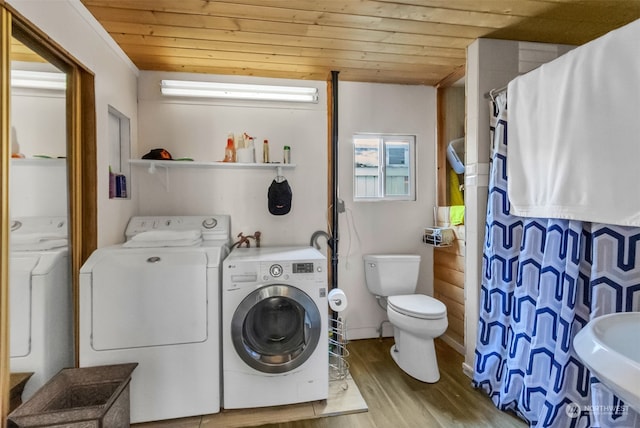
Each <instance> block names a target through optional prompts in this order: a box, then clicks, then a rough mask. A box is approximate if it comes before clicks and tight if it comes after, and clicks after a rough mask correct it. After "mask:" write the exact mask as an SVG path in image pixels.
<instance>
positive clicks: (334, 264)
mask: <svg viewBox="0 0 640 428" xmlns="http://www.w3.org/2000/svg"><path fill="white" fill-rule="evenodd" d="M338 73H339V71H335V70H332V71H331V183H332V188H333V194H332V196H331V208H332V209H333V214H332V215H331V239H330V241H329V247H330V248H331V273H332V275H331V289H334V288H337V287H338V242H339V240H340V239H339V235H338V214H339V211H338V198H339V196H338ZM335 316H336V315H335V314H334V317H335Z"/></svg>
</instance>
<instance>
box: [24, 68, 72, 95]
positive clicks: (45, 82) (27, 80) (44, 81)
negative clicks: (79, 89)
mask: <svg viewBox="0 0 640 428" xmlns="http://www.w3.org/2000/svg"><path fill="white" fill-rule="evenodd" d="M11 87H13V88H29V89H49V90H57V91H64V90H65V89H67V75H66V74H64V73H53V72H49V71H24V70H11Z"/></svg>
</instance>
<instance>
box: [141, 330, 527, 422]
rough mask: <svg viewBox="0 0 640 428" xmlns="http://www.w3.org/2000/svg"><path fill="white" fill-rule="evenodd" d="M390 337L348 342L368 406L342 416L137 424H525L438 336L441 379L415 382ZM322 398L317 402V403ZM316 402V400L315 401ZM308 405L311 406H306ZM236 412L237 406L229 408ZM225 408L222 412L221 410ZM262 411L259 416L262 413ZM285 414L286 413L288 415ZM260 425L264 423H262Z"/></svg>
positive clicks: (298, 412) (300, 408) (301, 408)
mask: <svg viewBox="0 0 640 428" xmlns="http://www.w3.org/2000/svg"><path fill="white" fill-rule="evenodd" d="M392 344H393V339H391V338H385V339H382V340H379V339H366V340H355V341H352V342H349V344H348V349H349V351H350V354H351V355H350V357H349V363H350V365H351V367H350V372H351V375H352V377H353V380H354V381H355V383H356V384H357V386H358V388H359V390H360V393H361V394H362V397H363V398H364V400H365V401H366V403H367V405H368V408H369V410H368V411H366V412H360V413H350V414H345V415H340V416H330V417H321V418H318V417H314V415H313V410H309V409H308V408H307V406H305V405H292V406H279V407H276V408H271V409H270V410H272V411H273V412H277V413H278V416H279V417H281V416H282V415H283V414H285V417H283V418H282V419H280V420H294V419H297V418H300V419H304V418H311V419H304V420H296V421H293V422H283V423H270V424H264V422H265V421H266V420H268V419H262V418H263V417H264V418H267V417H268V416H269V414H268V413H267V414H264V413H261V412H262V410H260V409H257V410H256V411H253V410H246V411H241V412H244V413H245V415H244V416H246V418H241V419H243V420H244V421H246V424H245V423H244V422H240V423H238V420H237V419H238V418H236V417H235V416H238V415H237V413H236V414H234V415H233V416H234V421H233V423H231V424H227V423H226V422H225V420H224V419H226V418H222V420H221V419H220V418H219V417H220V416H226V415H224V414H223V415H221V414H217V415H212V416H206V415H205V416H202V417H194V418H185V419H181V420H173V421H163V422H153V423H147V424H139V425H136V427H140V428H143V427H144V428H198V427H199V428H204V427H215V426H222V425H225V426H234V427H238V426H254V427H255V426H260V427H262V428H423V427H424V428H427V427H428V428H450V427H465V428H472V427H473V428H487V427H491V428H526V427H527V425H526V424H525V423H524V422H523V421H522V420H520V419H518V418H516V417H515V416H513V415H511V414H509V413H505V412H501V411H499V410H498V409H496V408H495V406H494V405H493V403H492V402H491V400H489V398H488V397H487V396H486V395H485V394H484V393H482V392H480V391H477V390H475V389H473V388H472V387H471V380H470V379H469V378H468V377H466V376H465V375H464V373H462V361H463V358H462V356H461V355H460V354H458V353H457V352H456V351H454V350H453V349H452V348H451V347H450V346H449V345H447V344H446V343H444V342H442V341H441V340H436V353H437V355H438V365H439V367H440V381H438V382H437V383H435V384H426V383H422V382H419V381H417V380H415V379H413V378H412V377H410V376H408V375H407V374H405V373H404V372H403V371H402V370H400V369H399V368H398V366H397V365H396V364H395V362H394V361H393V360H392V358H391V355H390V354H389V349H390V348H391V345H392ZM318 403H321V402H318ZM314 404H315V403H314ZM309 408H311V407H310V406H309ZM231 412H238V411H231ZM223 413H224V412H223ZM261 415H262V416H261ZM287 415H288V416H287ZM261 424H262V425H261Z"/></svg>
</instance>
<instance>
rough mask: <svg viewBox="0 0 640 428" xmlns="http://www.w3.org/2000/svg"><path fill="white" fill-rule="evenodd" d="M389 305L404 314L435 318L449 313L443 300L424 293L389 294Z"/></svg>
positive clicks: (429, 318) (414, 316)
mask: <svg viewBox="0 0 640 428" xmlns="http://www.w3.org/2000/svg"><path fill="white" fill-rule="evenodd" d="M387 305H388V306H389V307H391V308H392V309H394V310H395V311H396V312H399V313H401V314H403V315H406V316H409V317H413V318H420V319H427V320H434V319H440V318H444V317H445V316H446V315H447V307H446V306H445V305H444V303H442V302H441V301H439V300H437V299H434V298H433V297H430V296H426V295H424V294H404V295H400V296H389V297H388V298H387Z"/></svg>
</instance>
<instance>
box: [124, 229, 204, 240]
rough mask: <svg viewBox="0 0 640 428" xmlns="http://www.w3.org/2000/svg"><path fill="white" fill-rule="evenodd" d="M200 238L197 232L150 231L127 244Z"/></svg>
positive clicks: (200, 235) (140, 234)
mask: <svg viewBox="0 0 640 428" xmlns="http://www.w3.org/2000/svg"><path fill="white" fill-rule="evenodd" d="M201 238H202V232H200V231H199V230H150V231H148V232H142V233H138V234H137V235H135V236H133V237H131V238H130V239H129V242H131V241H134V242H163V241H166V242H171V241H188V242H191V241H195V240H198V239H201Z"/></svg>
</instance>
